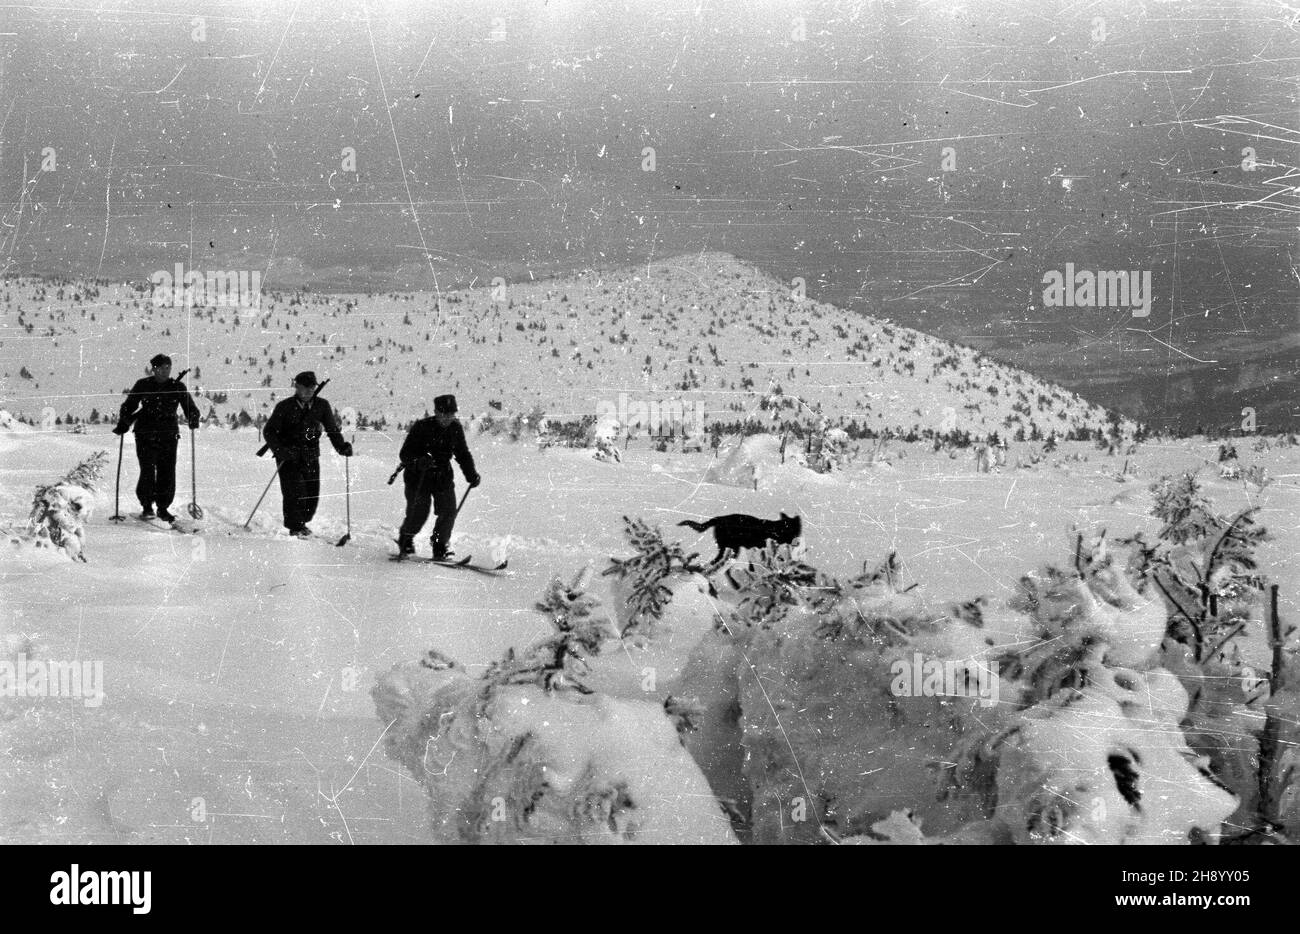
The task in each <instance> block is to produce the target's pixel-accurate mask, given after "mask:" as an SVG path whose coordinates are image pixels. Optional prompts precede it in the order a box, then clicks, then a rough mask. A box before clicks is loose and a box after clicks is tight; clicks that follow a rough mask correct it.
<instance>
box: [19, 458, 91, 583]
mask: <svg viewBox="0 0 1300 934" xmlns="http://www.w3.org/2000/svg"><path fill="white" fill-rule="evenodd" d="M107 466H108V452H107V451H96V452H95V453H94V454H92V455H90V457H88V458H86V459H85V460H84V461H82V462H81V463H80V464H78V465H77V466H76V467H74V468H73V469H72V470H70V471H68V472H67V473H66V474H64V475H63V477H62V478H61V479H59V480H56V481H55V482H54V483H50V484H46V485H43V486H38V487H37V488H36V493H35V495H34V496H33V497H32V511H31V515H30V516H29V517H28V520H27V535H28V538H29V540H31V541H32V542H34V543H35V544H36V546H37V547H43V548H55V549H58V550H60V551H62V552H63V553H64V554H66V555H67V556H68V557H69V558H73V559H76V560H81V561H85V560H86V558H85V555H84V551H85V545H86V530H85V524H86V520H87V519H89V518H90V516H91V513H93V512H94V509H95V491H96V490H97V489H98V486H99V481H100V479H101V477H102V476H103V474H104V470H105V468H106V467H107Z"/></svg>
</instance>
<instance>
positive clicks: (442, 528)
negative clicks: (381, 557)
mask: <svg viewBox="0 0 1300 934" xmlns="http://www.w3.org/2000/svg"><path fill="white" fill-rule="evenodd" d="M433 413H434V414H433V417H432V418H422V419H420V420H419V421H417V422H416V423H415V424H414V425H412V426H411V431H410V433H409V434H408V435H407V436H406V441H405V442H403V444H402V450H401V453H400V454H399V455H398V456H399V458H400V459H401V462H402V466H403V467H404V468H405V470H406V476H405V478H404V483H405V485H406V518H405V520H404V521H403V522H402V529H401V532H400V534H399V537H398V540H397V549H398V555H399V557H405V556H406V555H412V554H415V536H416V535H419V534H420V530H421V529H422V528H424V523H425V522H426V521H427V520H428V518H429V506H430V505H432V506H433V512H434V515H436V516H437V517H438V518H437V521H436V522H435V523H434V526H433V536H432V537H431V538H430V542H431V543H432V545H433V558H434V560H435V561H445V560H447V558H448V557H449V556H450V555H451V551H450V550H449V549H448V547H447V546H448V544H449V543H450V542H451V530H452V527H453V526H454V525H455V524H456V489H455V486H454V485H453V482H452V480H453V475H452V471H451V459H452V458H453V457H454V458H455V459H456V463H457V464H459V465H460V471H461V473H463V474H464V475H465V482H466V483H468V484H469V485H470V487H471V488H473V487H476V486H478V485H479V482H480V478H479V475H478V471H477V470H475V469H474V458H473V457H471V456H470V453H469V446H468V445H467V444H466V443H465V429H464V428H463V427H462V426H461V424H460V422H459V421H458V420H457V418H456V397H455V396H438V397H437V398H436V399H434V400H433Z"/></svg>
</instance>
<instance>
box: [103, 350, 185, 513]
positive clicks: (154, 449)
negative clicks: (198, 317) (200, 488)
mask: <svg viewBox="0 0 1300 934" xmlns="http://www.w3.org/2000/svg"><path fill="white" fill-rule="evenodd" d="M149 367H150V371H149V372H150V374H151V375H149V376H146V377H144V378H143V379H139V380H136V383H135V385H134V386H132V387H131V391H130V392H129V393H127V396H126V400H125V401H124V402H123V403H122V409H121V411H120V412H119V413H118V417H117V426H116V427H115V428H114V429H113V433H114V434H117V435H124V434H126V433H127V432H128V431H130V430H131V429H132V428H133V427H134V429H135V455H136V458H137V459H138V460H139V461H140V479H139V481H138V482H137V483H136V485H135V495H136V498H137V499H139V500H140V508H141V510H142V512H141V513H140V518H141V519H152V518H154V516H155V513H154V506H155V505H157V507H158V512H157V513H156V515H157V517H158V518H159V519H162V520H163V521H164V522H171V521H172V520H173V519H175V518H176V517H175V516H174V515H172V514H171V513H170V512H169V511H168V508H167V507H169V506H170V505H171V504H172V500H173V499H174V498H175V496H176V444H177V442H178V441H179V440H180V437H181V432H180V428H179V426H178V423H177V420H176V407H177V406H180V407H181V411H183V412H184V413H185V419H186V421H187V422H188V423H189V426H190V430H191V431H193V430H194V429H196V428H198V427H199V418H200V416H199V409H198V406H196V405H195V404H194V400H193V399H192V398H190V392H189V390H188V389H186V388H185V384H184V383H182V382H181V381H180V380H178V379H172V358H171V357H169V356H167V355H166V354H161V353H160V354H158V355H157V356H155V357H154V358H153V359H151V360H150V361H149Z"/></svg>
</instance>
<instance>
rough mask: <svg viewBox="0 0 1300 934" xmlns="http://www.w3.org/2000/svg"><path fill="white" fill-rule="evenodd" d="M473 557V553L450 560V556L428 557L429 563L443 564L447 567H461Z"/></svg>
mask: <svg viewBox="0 0 1300 934" xmlns="http://www.w3.org/2000/svg"><path fill="white" fill-rule="evenodd" d="M473 557H474V556H473V555H466V556H465V557H463V558H457V559H456V560H455V561H452V560H451V559H450V558H430V559H429V563H430V564H444V565H446V566H447V567H453V568H463V567H465V566H466V565H468V564H469V562H470V560H471V559H472V558H473Z"/></svg>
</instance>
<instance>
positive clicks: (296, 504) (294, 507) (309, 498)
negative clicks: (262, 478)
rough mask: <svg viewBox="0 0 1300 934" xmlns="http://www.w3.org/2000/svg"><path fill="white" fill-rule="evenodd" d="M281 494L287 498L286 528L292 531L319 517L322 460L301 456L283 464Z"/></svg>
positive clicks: (285, 508)
mask: <svg viewBox="0 0 1300 934" xmlns="http://www.w3.org/2000/svg"><path fill="white" fill-rule="evenodd" d="M280 495H281V496H282V497H283V498H284V527H285V528H286V529H289V530H290V531H293V530H294V529H297V528H300V527H302V526H304V525H306V524H307V523H308V522H310V521H311V520H312V518H313V517H315V515H316V506H317V504H318V503H319V502H320V457H319V456H316V457H312V456H311V455H310V454H303V453H299V454H298V456H297V457H295V458H294V459H293V460H291V461H288V462H285V463H282V464H281V465H280Z"/></svg>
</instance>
